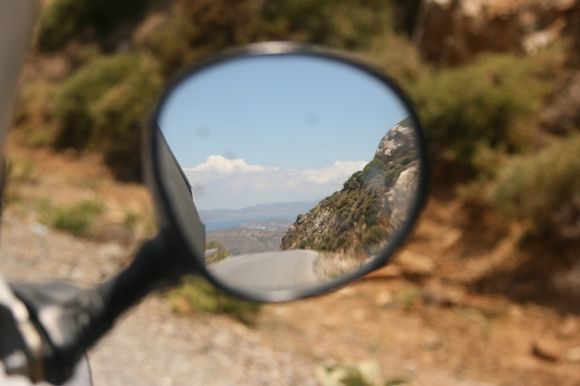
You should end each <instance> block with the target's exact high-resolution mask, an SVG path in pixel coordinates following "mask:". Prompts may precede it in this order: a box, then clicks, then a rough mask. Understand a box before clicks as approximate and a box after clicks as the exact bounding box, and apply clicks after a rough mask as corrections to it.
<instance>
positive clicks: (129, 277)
mask: <svg viewBox="0 0 580 386" xmlns="http://www.w3.org/2000/svg"><path fill="white" fill-rule="evenodd" d="M165 255H166V250H165V245H164V239H163V237H162V234H161V233H160V234H158V235H157V236H156V237H155V238H153V239H151V240H148V241H146V242H145V243H143V245H142V246H141V247H140V248H139V250H138V251H137V255H136V256H135V259H134V260H133V262H132V263H131V265H129V266H128V267H127V268H125V269H124V270H123V271H122V272H121V273H119V274H118V275H117V276H115V277H113V278H112V279H109V280H108V281H106V282H104V283H103V284H100V285H99V286H97V287H96V291H97V293H98V294H99V296H100V298H101V299H102V301H103V308H102V312H101V313H100V315H99V322H100V323H96V326H95V327H96V328H99V327H101V328H102V329H104V331H103V332H106V330H108V329H109V328H110V327H111V326H112V324H113V323H114V322H115V320H116V319H117V318H118V317H119V316H120V315H121V314H122V313H123V312H125V311H126V310H128V309H129V308H130V307H132V306H133V305H135V304H137V303H138V302H139V301H141V300H142V299H143V298H144V297H145V296H146V295H147V294H148V293H150V292H151V291H153V290H155V289H158V288H159V287H164V286H166V285H168V284H170V283H169V282H168V280H167V279H166V277H167V270H168V267H167V266H166V264H165V263H164V261H163V260H164V259H163V257H164V256H165ZM99 325H100V326H99Z"/></svg>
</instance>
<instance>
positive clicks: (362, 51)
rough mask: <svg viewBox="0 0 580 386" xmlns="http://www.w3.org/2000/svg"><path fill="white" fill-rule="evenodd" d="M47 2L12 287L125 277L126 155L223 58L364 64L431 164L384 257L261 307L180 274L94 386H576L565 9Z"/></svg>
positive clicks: (31, 92)
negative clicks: (207, 64)
mask: <svg viewBox="0 0 580 386" xmlns="http://www.w3.org/2000/svg"><path fill="white" fill-rule="evenodd" d="M42 3H43V7H42V12H41V14H40V17H39V23H38V28H37V30H36V34H35V40H34V42H33V48H32V51H31V54H30V55H29V58H28V62H27V65H26V68H25V71H24V74H23V81H22V86H21V89H20V95H19V101H18V104H17V111H16V116H15V121H14V125H13V129H12V133H11V137H10V144H9V152H8V161H9V168H10V169H9V170H10V187H9V190H8V193H7V215H6V217H5V219H4V222H5V224H4V226H3V235H2V237H3V240H2V245H3V248H2V249H3V251H2V253H1V257H2V262H1V265H2V269H3V271H4V272H6V273H7V274H8V276H9V277H15V278H24V279H28V278H34V279H39V278H46V277H55V276H56V277H61V278H65V279H67V280H73V281H76V282H79V283H84V284H90V283H94V282H96V281H98V280H101V279H102V278H103V277H106V276H107V275H109V274H110V273H111V272H115V271H116V270H117V269H119V267H120V266H122V265H124V264H126V256H130V253H131V251H132V250H133V249H134V248H135V246H136V245H137V244H138V243H139V242H140V240H142V239H143V238H145V237H147V236H148V235H150V234H151V233H152V232H153V231H154V229H155V227H154V218H153V214H152V208H151V204H150V200H149V197H148V193H147V191H146V190H145V189H144V187H143V186H142V185H141V167H140V162H141V160H140V141H141V136H142V130H143V126H144V125H145V124H146V122H147V120H148V118H149V116H150V112H151V109H152V107H153V106H154V104H155V102H156V98H157V97H158V96H159V94H160V92H161V91H162V89H163V87H164V85H165V84H166V83H167V81H168V79H169V78H170V77H171V75H172V74H174V73H175V72H176V71H178V70H180V69H182V68H183V67H184V66H186V65H187V64H189V63H191V62H193V61H195V60H198V59H200V58H203V57H206V56H208V55H211V54H214V53H217V52H219V51H220V50H222V49H224V48H227V47H231V46H235V45H240V44H246V43H252V42H259V41H268V40H292V41H298V42H304V43H310V44H320V45H325V46H328V47H331V48H335V49H339V50H347V51H348V52H350V53H352V54H355V55H356V56H359V57H360V58H362V59H363V60H366V61H368V62H370V63H372V64H374V65H375V66H377V67H378V68H380V69H382V70H384V71H385V72H386V73H387V74H389V75H391V76H392V77H394V78H395V79H396V80H397V81H398V82H399V83H400V85H401V86H402V87H403V89H404V90H405V91H406V92H407V93H408V94H409V95H410V97H411V99H412V100H413V102H414V103H415V106H416V108H417V110H418V113H419V116H420V119H421V122H422V124H423V127H424V130H425V131H426V135H427V138H428V141H429V151H430V156H431V161H432V168H433V170H432V185H431V198H430V201H429V203H428V206H427V208H426V211H425V213H424V215H423V217H422V219H421V220H420V223H419V224H418V226H417V227H416V229H415V231H414V233H413V235H412V236H411V237H410V239H409V241H408V242H407V244H406V245H405V246H404V247H403V248H402V249H401V251H400V252H399V253H398V254H397V255H396V256H395V258H394V261H393V263H392V264H391V265H389V266H387V267H386V268H384V269H382V270H381V271H379V272H376V273H373V274H372V275H370V276H369V277H366V278H364V279H363V280H361V281H359V282H357V283H355V284H353V285H352V286H350V287H348V288H346V289H344V290H341V291H338V292H336V293H334V294H331V295H329V296H326V297H323V298H320V299H313V300H308V301H304V302H300V303H296V304H286V305H275V306H258V305H255V304H250V303H245V302H239V301H235V300H233V299H230V298H229V297H227V296H224V295H223V294H221V293H219V292H217V291H215V290H213V289H211V287H209V286H208V285H207V284H205V283H201V282H198V281H191V280H190V281H187V282H185V283H184V284H183V285H182V286H181V287H180V288H178V289H176V290H173V291H169V292H167V293H164V294H162V295H159V296H155V297H153V298H151V299H149V300H147V301H146V302H145V304H143V305H142V306H141V307H139V308H138V309H136V310H135V311H134V312H132V313H131V314H130V315H129V316H128V317H127V318H126V319H125V320H123V321H122V322H121V323H120V325H119V328H118V329H117V330H116V331H115V332H114V333H113V334H112V335H111V336H110V337H109V338H107V339H106V341H105V342H104V344H102V345H101V346H99V347H98V348H97V349H96V350H95V351H94V352H93V353H91V359H92V364H93V369H94V373H95V382H96V384H97V385H99V384H107V385H116V384H119V385H121V384H139V385H149V384H151V385H161V384H163V385H165V384H167V385H192V384H199V385H202V384H203V385H229V384H236V385H262V384H263V385H272V384H277V385H306V384H312V385H323V386H326V385H345V386H346V385H372V386H375V385H407V384H408V385H513V384H526V385H580V371H579V369H580V156H579V155H580V1H578V0H463V1H461V0H411V1H403V0H388V1H387V0H367V1H356V0H351V1H347V0H332V1H331V0H319V1H313V0H276V1H274V0H238V1H229V0H195V1H194V0H174V1H169V0H126V1H123V2H119V1H110V0H100V1H97V0H46V1H43V2H42ZM214 247H215V248H218V249H219V248H222V249H224V248H223V246H221V245H219V243H218V245H214ZM222 252H223V253H227V251H225V250H224V251H222ZM135 331H140V333H135Z"/></svg>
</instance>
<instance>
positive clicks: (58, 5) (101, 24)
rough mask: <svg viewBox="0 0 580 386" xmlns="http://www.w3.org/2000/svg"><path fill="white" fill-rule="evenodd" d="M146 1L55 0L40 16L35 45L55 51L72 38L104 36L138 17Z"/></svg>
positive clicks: (43, 49) (44, 49)
mask: <svg viewBox="0 0 580 386" xmlns="http://www.w3.org/2000/svg"><path fill="white" fill-rule="evenodd" d="M147 3H148V1H147V0H124V1H114V0H53V1H52V2H51V4H50V5H49V6H48V7H46V8H45V9H44V10H43V12H42V13H41V15H40V20H39V23H38V24H39V27H38V32H37V38H36V46H37V47H38V49H39V50H40V51H43V52H52V51H56V50H58V49H60V48H62V47H63V46H64V45H65V44H66V43H67V42H68V41H69V40H71V39H73V38H82V37H93V36H95V35H96V37H98V38H101V39H102V38H103V37H105V35H106V34H108V33H109V32H111V31H112V30H113V29H114V28H115V27H117V26H118V25H119V24H120V23H121V22H123V21H126V20H130V19H135V18H137V17H139V16H140V15H141V14H142V12H143V11H144V10H145V8H146V5H147Z"/></svg>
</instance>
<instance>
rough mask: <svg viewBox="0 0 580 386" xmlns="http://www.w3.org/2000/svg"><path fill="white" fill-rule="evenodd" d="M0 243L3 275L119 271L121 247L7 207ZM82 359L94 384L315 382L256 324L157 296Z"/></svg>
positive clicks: (306, 366) (92, 276)
mask: <svg viewBox="0 0 580 386" xmlns="http://www.w3.org/2000/svg"><path fill="white" fill-rule="evenodd" d="M1 243H2V248H1V252H0V268H1V269H2V272H3V274H4V275H5V276H6V277H8V278H9V279H10V280H35V281H37V280H49V279H54V278H59V279H64V280H68V281H72V282H75V283H78V284H82V285H90V284H92V283H95V282H98V281H99V280H101V279H102V278H104V277H106V276H108V275H110V274H111V273H112V272H115V271H116V270H118V269H119V267H120V265H121V264H122V261H123V260H124V259H125V256H126V254H127V253H128V252H127V251H125V250H124V249H123V248H122V247H120V246H119V245H117V244H115V243H107V244H95V243H92V242H87V241H83V240H79V239H75V238H72V237H69V236H67V235H64V234H61V233H57V232H52V231H50V230H48V229H46V228H44V227H42V226H40V225H38V224H27V223H24V222H21V221H20V220H19V219H17V218H15V217H13V216H11V215H10V214H7V215H6V216H5V217H4V219H3V227H2V239H1ZM89 358H90V362H91V368H92V372H93V379H94V383H95V385H96V386H101V385H103V386H104V385H107V386H116V385H140V386H147V385H156V386H170V385H206V386H211V385H274V384H275V385H305V386H307V385H316V382H315V380H314V373H313V365H311V364H310V363H309V362H308V361H307V360H306V359H303V358H298V357H295V356H293V355H292V354H289V353H284V352H278V351H276V349H275V347H272V345H271V344H269V343H268V342H266V341H264V340H263V339H262V338H261V337H260V335H259V334H258V332H257V331H255V330H252V329H251V328H248V327H246V326H244V325H241V324H239V323H236V322H233V321H231V320H229V319H227V318H222V317H203V318H195V319H191V318H189V319H188V318H184V317H178V316H176V315H174V314H172V312H171V310H169V308H168V307H167V305H166V304H165V302H163V301H162V299H161V297H160V296H150V297H149V298H148V299H146V300H145V301H144V302H143V303H142V304H140V305H139V306H138V307H136V308H135V309H133V310H131V311H130V312H129V313H128V314H127V315H126V316H125V317H124V318H122V320H120V321H119V322H118V323H117V326H116V327H115V328H114V330H113V331H112V332H111V333H110V334H109V335H108V336H107V337H105V339H104V340H103V341H102V342H100V343H99V344H98V346H97V347H95V348H94V349H93V350H92V351H91V352H90V353H89Z"/></svg>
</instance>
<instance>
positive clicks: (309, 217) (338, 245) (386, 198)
mask: <svg viewBox="0 0 580 386" xmlns="http://www.w3.org/2000/svg"><path fill="white" fill-rule="evenodd" d="M418 174H419V163H418V155H417V148H416V139H415V133H414V128H413V127H412V126H411V122H410V120H404V121H402V122H400V123H399V124H397V125H395V126H394V127H393V128H391V129H390V130H389V131H388V133H387V134H386V135H385V136H384V137H383V138H382V139H381V141H380V143H379V145H378V148H377V150H376V152H375V155H374V157H373V159H372V160H371V161H370V162H369V163H368V164H367V165H366V166H365V167H364V169H363V170H361V171H358V172H356V173H354V174H353V175H352V176H351V177H350V178H349V179H348V180H347V181H346V182H345V183H344V186H343V188H342V190H340V191H338V192H335V193H333V194H332V195H331V196H329V197H327V198H325V199H323V200H322V201H320V202H319V203H318V205H316V206H315V207H314V208H313V209H311V210H310V211H309V212H308V213H306V214H302V215H299V216H298V217H297V219H296V222H295V223H294V224H293V225H292V226H291V227H290V228H289V229H288V231H287V232H286V234H285V235H284V236H283V238H282V243H281V248H282V249H294V248H304V249H315V250H322V251H333V252H347V253H349V254H355V255H357V256H361V257H362V256H368V255H372V254H376V253H378V251H380V249H382V247H383V246H384V244H385V242H386V241H387V240H388V238H389V236H390V235H391V234H392V233H393V231H394V230H396V229H397V227H399V226H400V224H401V223H402V221H404V219H405V216H406V214H407V211H408V208H409V207H410V204H411V203H412V202H413V200H414V199H415V193H416V188H417V182H418Z"/></svg>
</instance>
